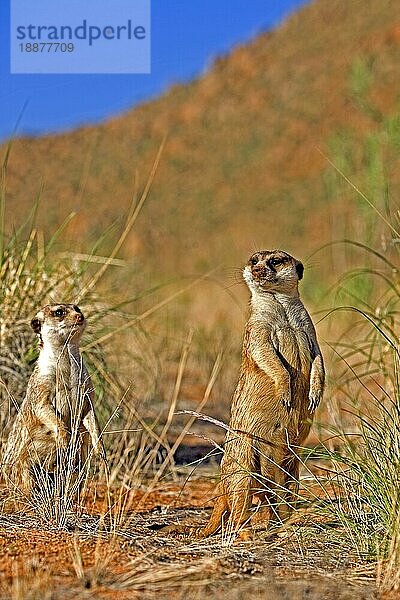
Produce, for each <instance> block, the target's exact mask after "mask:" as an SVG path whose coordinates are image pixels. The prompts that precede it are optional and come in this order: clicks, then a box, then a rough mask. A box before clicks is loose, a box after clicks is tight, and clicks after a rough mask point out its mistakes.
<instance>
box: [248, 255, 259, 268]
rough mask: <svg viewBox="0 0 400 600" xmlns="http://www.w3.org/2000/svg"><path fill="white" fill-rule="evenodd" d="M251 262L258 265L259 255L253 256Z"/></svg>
mask: <svg viewBox="0 0 400 600" xmlns="http://www.w3.org/2000/svg"><path fill="white" fill-rule="evenodd" d="M249 262H250V264H251V265H253V266H254V265H256V264H257V263H258V256H252V257H251V259H250V261H249Z"/></svg>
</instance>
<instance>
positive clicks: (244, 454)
mask: <svg viewBox="0 0 400 600" xmlns="http://www.w3.org/2000/svg"><path fill="white" fill-rule="evenodd" d="M303 270H304V268H303V265H302V263H301V262H300V261H298V260H296V259H295V258H293V257H292V256H290V254H287V253H286V252H283V251H281V250H273V251H270V250H264V251H261V252H256V253H255V254H253V256H251V258H250V260H249V261H248V263H247V265H246V266H245V268H244V271H243V277H244V280H245V282H246V283H247V286H248V287H249V290H250V292H251V301H250V318H249V320H248V322H247V324H246V328H245V332H244V339H243V350H242V365H241V371H240V376H239V381H238V384H237V387H236V390H235V392H234V396H233V400H232V407H231V419H230V422H229V428H228V432H227V435H226V440H225V443H224V456H223V459H222V462H221V478H220V483H219V485H218V488H217V499H216V501H215V504H214V509H213V511H212V514H211V516H210V519H209V522H208V523H207V524H206V525H205V526H204V527H202V528H198V529H196V530H195V531H193V528H190V527H189V526H185V525H183V526H169V527H168V528H165V530H169V531H176V532H184V533H190V532H191V533H192V535H194V536H195V537H207V536H209V535H212V534H213V533H215V532H216V531H217V530H218V529H219V528H220V527H221V526H222V524H223V519H224V516H226V520H225V522H224V523H225V528H226V530H227V531H230V532H236V533H238V532H239V535H240V537H242V538H243V539H246V538H248V537H249V536H250V530H249V525H250V521H251V518H252V516H253V515H254V521H257V522H259V523H260V522H261V523H264V525H267V524H268V522H269V519H270V517H271V516H278V517H279V519H281V520H283V519H285V518H287V517H288V516H289V514H290V512H291V509H292V506H293V500H294V495H295V494H294V493H293V492H292V491H291V488H292V487H293V486H294V487H295V488H296V484H297V482H298V478H299V459H298V457H297V455H296V452H297V448H298V447H299V446H301V445H302V444H303V443H304V441H305V439H306V437H307V436H308V433H309V431H310V427H311V423H312V419H313V414H314V411H315V409H316V408H317V406H318V405H319V403H320V401H321V399H322V394H323V389H324V381H325V372H324V363H323V359H322V354H321V350H320V348H319V345H318V341H317V336H316V332H315V328H314V325H313V323H312V320H311V317H310V315H309V314H308V312H307V310H306V309H305V307H304V305H303V303H302V301H301V299H300V296H299V291H298V282H299V280H300V279H302V277H303ZM254 498H256V499H258V500H259V502H260V506H259V510H258V512H257V513H256V514H254V511H252V501H253V499H254Z"/></svg>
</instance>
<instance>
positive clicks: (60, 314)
mask: <svg viewBox="0 0 400 600" xmlns="http://www.w3.org/2000/svg"><path fill="white" fill-rule="evenodd" d="M53 315H54V316H55V317H63V316H64V315H65V310H64V309H63V308H57V309H56V310H55V311H54V312H53Z"/></svg>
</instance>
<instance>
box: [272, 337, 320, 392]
mask: <svg viewBox="0 0 400 600" xmlns="http://www.w3.org/2000/svg"><path fill="white" fill-rule="evenodd" d="M274 345H275V348H276V351H277V353H278V354H279V356H280V358H281V360H282V362H283V364H284V365H285V367H286V368H287V370H288V371H289V373H290V377H291V385H292V394H293V395H294V396H295V397H298V396H307V395H308V390H309V381H310V370H311V363H312V359H311V349H310V343H309V339H308V336H307V334H306V333H305V332H304V331H302V330H300V329H292V328H290V327H287V328H284V329H279V330H277V331H276V332H275V335H274Z"/></svg>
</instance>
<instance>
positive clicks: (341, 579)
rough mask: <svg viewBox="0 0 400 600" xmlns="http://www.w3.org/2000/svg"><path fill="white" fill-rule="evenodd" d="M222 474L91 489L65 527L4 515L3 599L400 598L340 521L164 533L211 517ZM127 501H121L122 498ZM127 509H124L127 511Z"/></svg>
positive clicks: (0, 525) (0, 539)
mask: <svg viewBox="0 0 400 600" xmlns="http://www.w3.org/2000/svg"><path fill="white" fill-rule="evenodd" d="M214 491H215V478H213V477H198V478H196V479H193V480H190V481H186V478H185V477H184V476H182V477H181V478H180V480H179V481H175V482H171V481H169V482H161V483H160V484H159V485H158V487H157V488H155V489H151V488H150V491H149V489H148V488H147V487H146V485H143V484H142V485H141V486H140V487H139V488H138V489H136V490H128V489H114V490H113V497H112V503H114V504H115V506H114V509H113V511H112V512H111V516H110V514H109V515H108V516H106V517H103V516H102V515H104V506H105V505H106V493H105V490H104V488H101V487H98V488H97V489H96V490H94V489H92V490H91V493H89V494H88V497H87V499H86V502H85V505H84V506H82V507H81V509H80V511H79V510H78V511H74V512H71V514H70V515H69V516H68V519H67V523H66V525H65V527H64V528H63V529H62V530H60V529H57V528H56V527H55V526H54V525H53V524H52V523H44V522H43V521H39V520H38V519H37V518H36V517H35V515H34V514H28V513H9V514H3V515H2V516H1V517H0V556H1V563H0V570H1V578H0V598H2V599H3V598H4V599H8V598H10V599H13V600H17V599H24V600H25V599H27V600H28V599H29V600H36V599H40V600H52V599H57V600H58V599H61V600H63V599H69V598H96V599H97V598H99V599H102V598H104V599H106V598H107V599H110V600H111V599H112V600H114V599H115V600H117V599H118V600H125V599H128V598H177V599H183V598H194V599H199V600H200V599H201V600H203V599H204V596H205V595H207V597H208V598H216V599H217V598H233V599H242V598H243V599H245V598H246V599H247V598H267V599H271V600H274V599H277V600H280V599H282V600H283V599H285V600H286V599H288V600H289V599H290V600H291V599H293V600H297V599H313V600H314V599H315V600H317V599H318V600H325V599H326V600H330V599H332V600H345V599H346V600H347V599H349V600H350V599H351V600H354V599H365V600H367V599H368V600H370V599H375V598H387V599H389V598H399V597H400V595H396V594H395V593H392V594H391V595H388V594H386V595H385V594H383V593H382V592H381V593H379V592H378V589H377V585H376V565H374V564H373V563H368V562H367V561H365V560H364V561H363V560H361V559H360V557H358V556H353V555H352V553H351V552H350V550H349V548H348V547H347V546H346V543H345V538H344V536H343V535H342V532H341V530H340V525H339V524H337V523H334V522H333V523H329V524H327V523H324V526H323V527H322V524H321V523H318V522H315V520H314V521H313V520H310V516H306V515H304V514H303V515H302V514H300V513H299V517H298V519H297V520H296V522H295V523H294V524H293V525H291V526H290V527H287V528H285V529H281V530H278V531H276V532H275V533H267V532H260V534H259V537H257V538H256V539H255V540H253V541H252V542H246V543H245V542H235V543H234V544H231V543H230V541H229V539H226V537H223V536H222V537H221V536H215V537H214V538H212V539H210V540H202V541H196V540H193V539H190V538H187V537H183V536H178V537H177V536H173V535H171V534H169V535H167V534H165V533H163V531H162V529H160V528H159V527H160V526H161V525H163V524H169V523H171V522H186V523H191V524H201V523H203V522H205V521H206V520H207V516H208V514H209V509H210V507H211V506H212V498H213V493H214ZM121 499H122V500H121ZM122 505H123V506H124V509H123V510H121V508H118V507H121V506H122Z"/></svg>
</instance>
